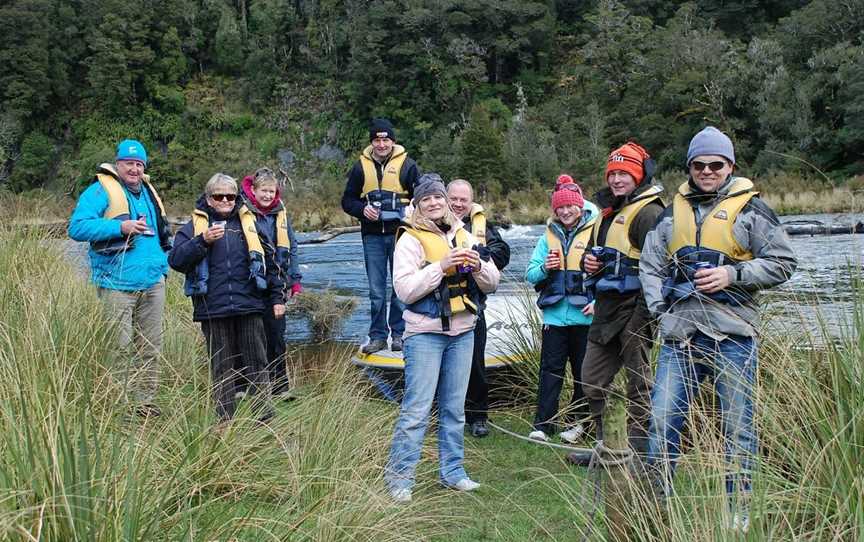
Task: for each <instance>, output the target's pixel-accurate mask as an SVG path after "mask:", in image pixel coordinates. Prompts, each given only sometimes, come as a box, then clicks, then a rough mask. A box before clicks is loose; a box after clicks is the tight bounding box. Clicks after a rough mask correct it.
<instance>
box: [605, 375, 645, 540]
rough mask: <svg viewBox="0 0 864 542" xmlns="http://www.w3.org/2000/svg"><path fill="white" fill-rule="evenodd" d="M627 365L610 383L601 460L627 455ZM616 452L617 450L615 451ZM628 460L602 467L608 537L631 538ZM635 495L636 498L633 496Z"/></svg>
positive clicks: (631, 483)
mask: <svg viewBox="0 0 864 542" xmlns="http://www.w3.org/2000/svg"><path fill="white" fill-rule="evenodd" d="M626 389H627V368H626V367H622V368H621V370H620V371H618V374H617V375H616V376H615V380H614V381H613V383H612V387H611V389H610V392H609V395H608V397H607V400H606V410H605V411H604V412H603V444H604V446H605V447H606V448H607V449H608V450H610V452H609V453H605V454H604V455H603V460H605V461H607V462H609V461H610V460H611V461H612V462H614V461H615V460H624V459H626V458H630V457H631V456H630V444H629V442H628V439H627V393H626ZM615 451H618V452H619V453H615ZM630 465H631V462H630V461H622V462H620V463H619V464H605V465H604V466H603V469H604V473H603V474H604V476H605V478H606V483H605V489H604V502H605V510H606V522H607V523H606V524H607V526H608V529H609V537H610V539H611V540H616V541H624V540H633V539H634V536H635V535H636V534H637V533H634V532H633V528H632V525H631V522H630V521H629V520H630V518H631V517H632V516H633V513H635V512H637V510H636V503H635V502H634V501H635V500H636V499H634V494H633V492H634V490H635V484H634V481H633V477H632V473H631V472H630ZM637 498H638V497H637Z"/></svg>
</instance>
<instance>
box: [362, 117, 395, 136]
mask: <svg viewBox="0 0 864 542" xmlns="http://www.w3.org/2000/svg"><path fill="white" fill-rule="evenodd" d="M382 133H385V134H387V137H389V138H390V139H392V140H393V141H396V129H395V128H393V123H392V122H390V120H389V119H385V118H378V119H372V122H370V123H369V141H372V140H373V139H375V138H376V137H382V136H381V135H380V134H382Z"/></svg>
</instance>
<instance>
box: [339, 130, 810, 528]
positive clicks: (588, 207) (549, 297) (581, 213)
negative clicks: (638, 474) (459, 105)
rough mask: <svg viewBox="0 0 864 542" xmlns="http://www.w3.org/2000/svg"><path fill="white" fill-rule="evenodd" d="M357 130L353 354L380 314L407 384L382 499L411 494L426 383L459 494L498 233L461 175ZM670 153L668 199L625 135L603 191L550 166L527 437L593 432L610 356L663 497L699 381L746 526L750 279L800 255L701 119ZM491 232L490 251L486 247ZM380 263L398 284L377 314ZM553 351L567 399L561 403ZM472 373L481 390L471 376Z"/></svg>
mask: <svg viewBox="0 0 864 542" xmlns="http://www.w3.org/2000/svg"><path fill="white" fill-rule="evenodd" d="M370 141H371V145H370V146H369V147H368V148H367V149H366V151H364V153H363V157H362V158H361V160H360V162H358V164H357V165H356V166H355V167H354V169H353V170H352V171H351V174H350V175H349V181H348V185H347V187H346V190H345V195H344V196H343V200H342V204H343V208H344V209H345V211H346V212H348V213H350V214H352V215H353V216H356V217H357V218H358V219H360V221H361V223H362V230H363V244H364V254H365V259H366V269H367V273H368V278H369V282H370V297H371V301H372V303H371V305H372V309H371V310H372V326H371V328H370V332H369V339H370V340H369V342H368V343H367V344H366V345H365V346H364V347H363V349H362V350H363V352H364V353H367V354H369V353H374V352H377V351H379V350H382V349H385V348H387V346H388V345H387V336H388V333H387V332H388V328H387V324H388V323H389V331H390V349H391V350H394V351H398V350H402V349H404V358H405V395H404V398H403V399H402V404H401V409H400V413H399V418H398V420H397V422H396V427H395V430H394V435H393V441H392V445H391V449H390V457H389V460H388V463H387V467H386V472H385V479H386V481H387V484H388V487H389V490H390V492H391V496H392V497H393V498H394V499H395V500H396V501H399V502H406V501H410V500H411V498H412V487H413V484H414V470H415V468H416V465H417V462H418V461H419V458H420V447H421V444H422V440H423V437H424V434H425V430H426V427H427V423H428V417H429V414H430V411H431V408H432V403H433V399H435V398H436V397H437V400H438V403H437V408H438V447H439V463H440V479H441V483H442V484H443V485H445V486H447V487H452V488H454V489H458V490H466V491H470V490H473V489H476V488H477V487H479V484H477V483H476V482H475V481H473V480H471V478H470V477H469V476H468V475H467V473H466V472H465V469H464V465H463V457H464V451H463V427H468V428H470V430H471V433H472V434H474V435H475V436H483V435H485V434H487V433H488V428H487V427H486V424H485V416H486V412H485V410H486V405H485V403H482V406H481V407H480V408H479V409H478V410H480V411H482V414H481V415H480V416H477V413H476V411H474V409H473V408H471V406H472V405H475V404H476V403H475V402H473V401H471V400H470V398H469V400H468V401H467V402H466V400H465V399H466V393H467V392H468V391H469V390H470V389H471V387H472V384H469V382H470V383H473V382H474V370H473V369H474V368H476V367H478V366H479V367H482V366H483V359H484V354H483V350H484V348H485V321H484V318H483V308H484V303H485V298H486V296H487V295H488V294H489V293H491V292H493V291H494V290H495V288H496V286H497V283H498V280H499V277H500V271H501V269H503V267H504V265H506V264H507V262H508V261H509V247H507V245H506V243H504V241H503V240H501V239H500V236H498V235H497V232H495V231H494V228H491V229H490V227H489V225H488V224H486V222H485V218H484V219H483V220H482V221H480V222H475V220H474V218H473V216H474V209H477V210H478V212H477V214H479V213H481V212H482V207H480V206H479V205H476V204H473V194H472V191H471V187H470V184H468V183H467V182H466V181H464V180H458V179H457V180H454V181H452V182H451V183H450V185H449V186H448V187H445V186H444V183H443V182H442V180H441V178H440V176H438V175H436V174H433V173H427V174H425V175H422V176H419V172H418V170H417V166H416V163H414V162H413V161H411V160H410V159H408V158H407V156H406V154H405V150H404V148H403V147H401V146H398V145H395V141H396V138H395V134H394V130H393V127H392V125H391V124H390V123H389V122H387V121H386V120H381V119H379V120H376V121H375V122H373V127H372V131H371V133H370ZM685 167H686V171H687V174H688V178H687V182H685V183H684V184H682V185H681V186H680V187H678V190H677V191H676V193H675V194H674V195H673V196H672V202H671V205H669V206H667V205H666V203H665V202H664V200H663V197H662V196H663V188H662V186H661V185H660V184H659V183H658V182H657V181H656V179H655V170H656V165H655V162H654V160H653V159H652V158H651V156H650V154H649V153H648V152H647V151H646V150H645V149H644V148H643V147H641V146H640V145H638V144H637V143H635V142H628V143H625V144H624V145H622V146H621V147H619V148H617V149H615V150H613V151H612V152H611V153H610V155H609V158H608V161H607V165H606V171H605V180H606V187H604V188H603V189H602V190H600V191H599V192H598V193H597V194H596V195H595V196H594V198H593V200H594V201H593V202H592V201H588V200H587V199H586V198H585V196H584V194H583V192H582V190H581V188H580V187H579V185H578V184H577V183H576V182H575V181H574V180H573V178H572V177H570V176H569V175H566V174H562V175H561V176H559V177H558V179H557V182H556V184H555V187H554V190H553V193H552V198H551V203H552V205H551V207H552V216H551V218H550V219H549V221H548V223H547V226H546V229H545V231H544V233H543V235H541V237H540V238H539V239H538V241H537V244H536V246H535V248H534V251H533V253H532V255H531V259H530V262H529V264H528V268H527V270H526V274H525V279H526V280H527V281H528V282H529V283H531V284H533V285H534V287H535V289H536V291H537V292H538V294H539V297H538V300H537V305H538V306H539V307H540V309H541V310H542V313H543V332H542V346H541V356H540V357H541V361H540V371H539V376H538V393H537V409H536V415H535V418H534V427H533V430H532V431H531V432H530V434H529V435H528V436H529V438H531V439H534V440H538V441H544V442H545V441H548V440H550V438H551V436H552V435H554V434H555V433H556V432H557V431H558V429H559V428H560V429H561V432H560V433H559V436H560V438H561V439H562V440H564V441H566V442H570V443H575V442H578V441H579V440H580V439H582V438H584V437H585V435H593V436H594V438H596V439H598V440H602V438H603V435H602V431H603V423H602V420H603V414H604V410H605V408H606V399H607V395H608V393H609V389H610V386H611V384H612V381H613V379H614V378H615V376H616V374H617V373H618V372H619V371H620V370H622V369H624V370H625V371H626V381H627V386H626V395H627V402H628V409H627V410H628V422H627V434H628V440H629V444H630V447H631V448H632V450H633V451H634V452H635V453H636V454H637V456H638V457H640V458H641V459H642V460H643V461H644V462H645V464H647V466H648V469H647V472H649V474H650V476H651V477H652V480H653V481H654V482H655V487H656V488H657V490H658V493H659V494H660V495H668V494H670V493H671V491H672V473H673V472H674V469H675V465H676V463H677V460H678V457H679V455H680V444H681V443H680V440H681V431H682V428H683V425H684V422H685V420H686V418H687V415H688V411H689V408H690V405H691V403H692V401H693V399H694V397H695V395H696V392H697V390H698V387H699V384H700V382H701V381H702V380H704V379H706V378H710V379H711V381H712V383H713V384H714V387H715V389H716V392H717V395H718V396H719V399H720V406H721V410H722V420H723V431H724V437H725V439H726V455H727V462H728V464H729V470H728V474H727V479H726V486H727V491H728V494H729V497H730V506H731V511H732V512H733V523H734V525H733V526H734V527H735V528H736V529H740V530H745V531H746V530H747V528H748V526H749V508H748V504H747V503H748V500H749V494H750V491H751V488H750V484H751V478H752V470H753V465H754V461H755V456H756V452H757V440H756V432H755V429H754V425H753V409H754V405H753V401H754V397H753V389H754V382H755V375H756V367H757V359H758V353H757V334H758V305H757V293H758V291H759V290H761V289H766V288H770V287H773V286H776V285H778V284H781V283H783V282H784V281H786V280H788V279H789V278H790V276H791V275H792V273H793V272H794V270H795V268H796V266H797V260H796V257H795V254H794V252H793V250H792V248H791V246H790V243H789V239H788V237H787V235H786V233H785V231H784V230H783V228H782V227H781V225H780V222H779V220H778V219H777V217H776V215H775V214H774V212H773V211H772V210H771V209H770V208H769V207H768V206H767V205H766V204H765V203H764V201H763V200H761V199H760V198H759V197H758V192H757V191H756V189H755V188H754V186H753V183H752V182H751V181H750V180H748V179H746V178H743V177H736V176H735V175H733V172H734V169H735V150H734V146H733V144H732V141H731V140H730V138H729V137H728V136H727V135H726V134H724V133H722V132H721V131H719V130H718V129H716V128H714V127H711V126H708V127H706V128H705V129H703V130H701V131H700V132H699V133H697V134H696V135H695V136H694V137H693V139H692V140H691V142H690V145H689V148H688V152H687V157H686V161H685ZM472 204H473V205H472ZM478 224H481V226H479V229H478ZM471 226H473V228H472V229H471V230H468V227H471ZM490 232H491V233H490ZM472 233H473V235H472ZM493 237H494V238H495V239H496V241H497V242H499V243H500V246H502V247H504V248H501V249H498V250H493V249H492V247H493V243H492V242H491V240H492V239H493ZM382 251H383V253H382ZM385 262H386V263H385ZM388 266H389V268H390V269H391V270H392V282H393V290H394V292H395V295H393V294H391V300H390V301H391V302H390V311H389V318H388V317H387V310H386V303H385V301H386V298H385V296H386V284H387V280H386V273H387V267H388ZM658 328H659V332H658ZM655 341H659V342H660V344H661V348H660V356H659V359H658V361H657V368H656V372H655V371H654V370H653V369H652V365H651V360H650V352H651V349H652V347H653V345H654V343H655ZM568 362H569V365H570V370H571V372H572V375H573V396H572V398H571V400H570V405H569V407H568V408H567V409H566V411H565V412H564V415H563V416H559V408H558V407H559V405H558V403H559V395H560V393H561V390H562V387H563V383H564V379H565V373H566V368H567V365H568ZM478 382H482V384H478V386H484V387H485V375H484V377H483V378H482V379H478ZM484 391H485V390H484ZM472 416H474V417H473V418H472ZM466 419H467V420H469V422H470V423H469V424H468V425H467V426H466V424H465V421H466ZM478 420H480V421H481V422H482V423H479V424H478V423H476V422H477V421H478ZM562 422H563V423H562ZM568 459H569V460H570V461H571V462H573V463H576V464H580V465H584V464H586V463H587V461H588V460H589V459H590V456H586V455H585V454H580V453H575V452H574V453H572V454H570V455H569V456H568Z"/></svg>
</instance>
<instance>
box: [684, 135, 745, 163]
mask: <svg viewBox="0 0 864 542" xmlns="http://www.w3.org/2000/svg"><path fill="white" fill-rule="evenodd" d="M709 154H713V155H716V156H722V157H724V158H726V159H727V160H729V162H731V163H732V164H733V165H734V164H735V148H734V147H733V146H732V140H731V139H729V137H728V136H727V135H726V134H724V133H723V132H721V131H720V130H718V129H717V128H715V127H713V126H706V127H705V128H703V129H702V131H701V132H699V133H698V134H696V135H695V136H693V139H691V140H690V148H689V149H687V166H688V167H689V166H690V162H692V161H693V159H694V158H696V157H697V156H705V155H709Z"/></svg>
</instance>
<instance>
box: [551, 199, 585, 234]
mask: <svg viewBox="0 0 864 542" xmlns="http://www.w3.org/2000/svg"><path fill="white" fill-rule="evenodd" d="M555 216H556V217H558V220H559V221H560V222H561V224H563V225H564V227H565V228H567V229H570V228H572V227H573V226H575V225H576V224H577V223H578V222H579V219H580V218H581V217H582V209H580V208H579V207H578V206H576V205H572V204H571V205H562V206H560V207H558V208H557V209H555Z"/></svg>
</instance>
